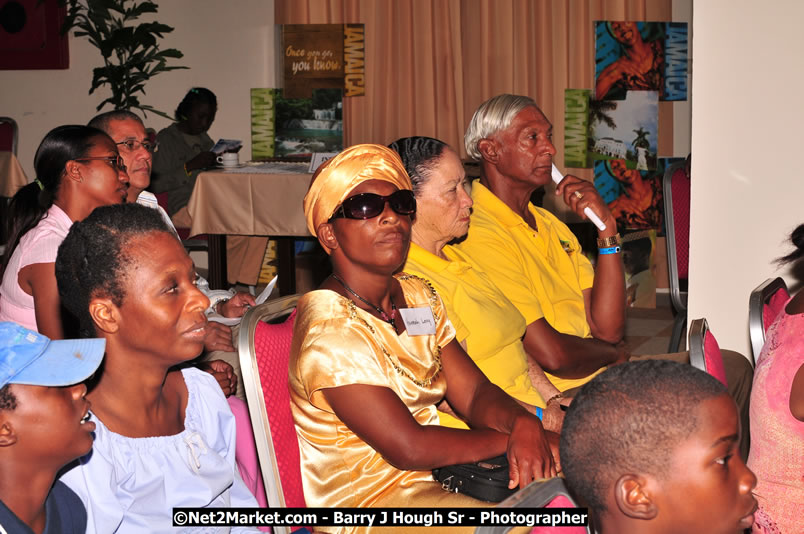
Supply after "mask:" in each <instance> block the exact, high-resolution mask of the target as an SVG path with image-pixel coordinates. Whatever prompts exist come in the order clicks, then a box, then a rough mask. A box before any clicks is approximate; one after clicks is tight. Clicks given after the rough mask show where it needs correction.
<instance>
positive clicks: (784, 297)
mask: <svg viewBox="0 0 804 534" xmlns="http://www.w3.org/2000/svg"><path fill="white" fill-rule="evenodd" d="M789 298H790V292H789V291H788V290H787V284H786V283H785V282H784V280H782V279H781V278H779V277H776V278H768V279H767V280H765V281H764V282H762V283H761V284H760V285H759V286H757V288H756V289H754V290H753V291H752V292H751V296H750V297H748V333H749V334H750V336H751V349H752V350H753V353H754V359H756V358H759V353H760V352H761V351H762V347H763V345H765V334H766V333H767V332H768V328H770V325H772V324H773V321H775V320H776V318H777V317H778V316H779V314H780V313H781V312H782V309H784V305H785V303H786V302H787V301H788V299H789Z"/></svg>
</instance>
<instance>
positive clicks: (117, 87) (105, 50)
mask: <svg viewBox="0 0 804 534" xmlns="http://www.w3.org/2000/svg"><path fill="white" fill-rule="evenodd" d="M63 3H64V4H65V5H66V6H67V15H66V18H65V21H64V25H63V26H62V33H66V32H68V31H70V30H72V29H75V30H76V31H75V36H76V37H86V38H87V39H88V40H89V42H90V43H92V44H93V45H94V46H95V47H96V48H97V49H98V50H99V51H100V53H101V56H103V66H102V67H96V68H94V69H93V71H92V86H91V87H90V88H89V94H92V93H94V92H95V90H96V89H98V88H99V87H102V86H104V85H108V86H109V88H110V90H111V91H112V96H110V97H109V98H107V99H105V100H104V101H103V102H101V103H100V104H98V107H97V108H96V109H97V110H98V111H99V110H100V109H101V108H102V107H103V106H105V105H106V104H109V105H111V106H112V107H113V108H114V109H139V110H141V111H142V112H143V113H146V112H148V111H150V112H152V113H155V114H157V115H160V116H162V117H166V118H168V119H172V118H173V117H171V116H169V115H168V114H166V113H164V112H162V111H159V110H157V109H154V108H153V107H151V106H149V105H147V104H144V103H141V102H140V99H139V93H142V94H143V95H144V94H145V84H146V83H147V82H148V80H149V79H151V78H152V77H153V76H156V75H157V74H160V73H162V72H167V71H170V70H176V69H186V68H187V67H183V66H177V65H168V64H167V62H168V60H171V59H179V58H181V57H183V54H182V53H181V52H180V51H178V50H177V49H175V48H166V49H164V50H163V49H160V48H159V40H160V39H162V37H163V36H164V35H165V34H167V33H170V32H172V31H173V28H172V27H170V26H168V25H166V24H161V23H159V22H156V21H154V22H139V23H136V21H137V19H138V18H139V17H140V16H142V15H144V14H150V13H156V12H157V10H158V6H157V5H156V3H154V2H149V1H137V0H63Z"/></svg>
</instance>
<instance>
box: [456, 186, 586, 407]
mask: <svg viewBox="0 0 804 534" xmlns="http://www.w3.org/2000/svg"><path fill="white" fill-rule="evenodd" d="M472 200H473V201H474V207H473V212H472V220H471V223H470V226H469V235H468V237H467V238H466V239H465V240H464V241H463V242H462V243H459V244H458V245H456V248H457V249H458V250H459V251H460V252H462V253H463V254H464V256H465V257H466V258H468V259H469V261H471V262H472V264H474V265H476V266H478V267H479V268H480V269H482V270H483V271H484V272H485V273H486V274H487V275H488V277H489V278H491V280H492V282H493V283H494V285H496V286H497V287H498V288H499V289H500V290H501V291H502V292H503V294H505V296H506V297H508V299H509V300H510V301H511V302H512V303H513V304H514V306H516V308H517V309H518V310H519V312H520V313H521V314H522V315H523V316H524V317H525V322H526V323H527V324H530V323H532V322H534V321H537V320H539V319H541V318H542V317H544V318H545V319H546V320H547V322H548V323H549V324H550V325H551V326H552V327H553V328H555V329H556V330H557V331H559V332H561V333H564V334H570V335H574V336H579V337H592V333H591V330H590V328H589V324H588V323H587V322H586V309H585V305H584V301H583V290H585V289H589V288H591V287H592V283H593V282H594V277H595V271H594V268H593V267H592V264H591V263H590V262H589V260H588V259H586V257H585V256H584V255H583V253H582V252H581V246H580V243H578V240H577V239H576V238H575V236H574V235H573V233H572V232H571V231H570V229H569V228H567V225H565V224H564V223H563V222H561V221H560V220H558V218H557V217H556V216H555V215H553V214H552V213H550V212H549V211H547V210H545V209H542V208H537V207H536V206H533V205H532V204H531V205H530V206H529V209H530V212H531V213H532V214H533V217H534V219H535V220H536V226H537V228H538V229H539V231H538V232H537V231H535V230H533V229H532V228H531V227H530V226H528V224H527V223H526V222H525V220H524V219H523V218H522V217H520V216H519V215H517V214H516V213H514V212H513V211H512V210H511V209H510V208H509V207H508V206H506V205H505V204H504V203H503V201H501V200H500V199H499V198H497V197H496V196H495V195H494V194H493V193H492V192H491V191H489V190H488V189H487V188H486V187H485V186H483V185H482V184H481V183H480V182H479V181H475V182H474V184H473V186H472ZM595 374H597V373H595ZM592 376H594V375H591V376H588V377H585V378H581V379H574V380H565V379H562V378H558V377H555V376H552V375H550V374H547V377H548V378H549V379H550V381H551V382H553V384H555V385H556V387H557V388H558V389H559V390H561V391H564V390H566V389H569V388H571V387H576V386H578V385H581V384H584V383H586V382H588V381H589V380H591V378H592Z"/></svg>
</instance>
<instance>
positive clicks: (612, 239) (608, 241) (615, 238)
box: [597, 234, 623, 248]
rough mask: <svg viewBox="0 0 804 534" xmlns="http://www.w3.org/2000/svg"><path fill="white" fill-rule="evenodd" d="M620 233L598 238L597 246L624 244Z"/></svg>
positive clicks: (607, 246) (605, 246) (606, 246)
mask: <svg viewBox="0 0 804 534" xmlns="http://www.w3.org/2000/svg"><path fill="white" fill-rule="evenodd" d="M622 242H623V241H622V239H621V238H620V234H614V235H612V236H609V237H605V238H600V237H598V238H597V248H609V247H619V246H620V245H621V244H622Z"/></svg>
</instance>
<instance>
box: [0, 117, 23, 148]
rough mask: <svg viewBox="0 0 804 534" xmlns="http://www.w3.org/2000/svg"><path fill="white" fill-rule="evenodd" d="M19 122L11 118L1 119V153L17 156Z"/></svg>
mask: <svg viewBox="0 0 804 534" xmlns="http://www.w3.org/2000/svg"><path fill="white" fill-rule="evenodd" d="M18 136H19V132H18V130H17V121H15V120H14V119H12V118H11V117H0V152H11V153H13V154H14V155H15V156H16V155H17V139H18Z"/></svg>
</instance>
